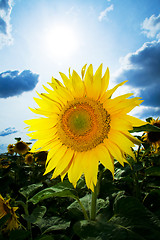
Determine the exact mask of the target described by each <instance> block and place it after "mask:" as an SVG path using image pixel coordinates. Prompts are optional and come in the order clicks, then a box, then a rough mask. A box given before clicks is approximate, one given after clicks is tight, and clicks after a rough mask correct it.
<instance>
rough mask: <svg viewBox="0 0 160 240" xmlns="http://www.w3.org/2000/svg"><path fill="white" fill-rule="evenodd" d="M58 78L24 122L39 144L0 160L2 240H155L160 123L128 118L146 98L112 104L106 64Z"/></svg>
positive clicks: (159, 229) (158, 231) (127, 97)
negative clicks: (95, 69)
mask: <svg viewBox="0 0 160 240" xmlns="http://www.w3.org/2000/svg"><path fill="white" fill-rule="evenodd" d="M60 75H61V77H62V80H63V83H64V85H63V84H62V83H61V82H60V81H58V80H56V79H52V82H51V83H50V86H51V87H52V89H50V88H46V87H44V88H45V90H46V91H47V92H48V93H41V94H39V97H38V98H35V101H36V102H37V103H38V105H39V107H38V108H37V109H32V111H33V112H34V113H36V114H39V115H40V118H35V119H32V120H27V121H26V123H27V124H28V125H29V128H28V130H29V131H30V133H29V136H30V137H31V139H37V141H36V142H35V141H34V144H33V145H32V147H30V144H29V143H26V142H24V141H22V140H21V138H17V139H16V141H17V142H16V143H14V144H10V145H9V146H8V152H7V153H3V154H1V155H0V194H1V195H0V227H1V233H0V239H2V240H5V239H10V240H12V239H20V240H30V239H31V240H32V239H33V240H59V239H60V240H61V239H62V240H63V239H64V240H75V239H77V240H81V239H82V240H85V239H86V240H87V239H100V240H104V239H111V240H114V239H116V240H121V239H123V240H128V239H133V240H134V239H135V240H155V239H158V238H159V235H160V205H159V202H160V189H159V186H160V151H159V150H160V149H159V147H160V146H159V141H160V135H159V133H160V126H159V125H158V124H159V119H153V118H149V119H147V121H141V120H139V119H137V118H134V117H132V116H130V115H129V112H130V111H131V110H132V109H133V108H134V107H135V106H138V105H139V104H140V103H141V102H142V100H140V99H139V98H135V97H131V94H124V95H122V96H118V97H115V98H113V97H112V95H113V93H114V92H115V91H116V89H117V88H118V87H120V86H121V85H122V84H124V82H123V83H120V84H118V85H116V86H115V87H114V88H112V89H109V90H108V85H109V70H108V69H107V70H106V72H105V73H104V75H102V65H100V67H99V68H98V70H97V71H96V72H95V74H93V67H92V65H90V66H89V67H88V68H86V65H85V66H84V67H83V68H82V71H81V77H80V76H79V75H78V74H77V73H76V72H75V71H73V73H72V74H71V73H70V71H69V77H67V76H66V75H65V74H63V73H60ZM17 143H21V144H17ZM16 144H17V149H16V147H15V146H16ZM18 145H19V146H18ZM135 146H137V147H135ZM18 147H19V149H18ZM15 150H16V151H15ZM18 151H19V152H18ZM11 220H12V221H11ZM9 223H10V224H9Z"/></svg>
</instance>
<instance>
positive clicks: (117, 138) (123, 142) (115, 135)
mask: <svg viewBox="0 0 160 240" xmlns="http://www.w3.org/2000/svg"><path fill="white" fill-rule="evenodd" d="M109 138H111V139H112V141H113V143H115V144H116V145H117V146H118V147H119V148H120V149H121V151H122V152H125V153H127V154H128V155H130V156H131V157H132V158H133V159H135V155H134V153H133V151H132V150H131V147H134V143H133V142H132V141H130V140H129V139H128V138H127V137H126V136H125V135H123V134H122V133H120V132H119V131H116V130H113V129H111V130H110V132H109Z"/></svg>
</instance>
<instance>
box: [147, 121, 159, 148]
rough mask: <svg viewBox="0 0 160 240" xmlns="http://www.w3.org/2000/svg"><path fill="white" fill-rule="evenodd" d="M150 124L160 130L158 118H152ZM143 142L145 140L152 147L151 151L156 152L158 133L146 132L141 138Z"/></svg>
mask: <svg viewBox="0 0 160 240" xmlns="http://www.w3.org/2000/svg"><path fill="white" fill-rule="evenodd" d="M150 124H152V125H153V126H156V127H159V128H160V120H159V118H157V119H153V118H152V119H151V121H150ZM143 140H146V141H147V142H148V143H149V144H150V145H151V146H152V148H153V150H155V152H158V149H159V148H160V132H146V134H145V135H144V136H143Z"/></svg>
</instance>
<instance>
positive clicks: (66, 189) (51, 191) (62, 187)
mask: <svg viewBox="0 0 160 240" xmlns="http://www.w3.org/2000/svg"><path fill="white" fill-rule="evenodd" d="M52 197H70V198H73V199H79V198H78V196H77V193H76V191H75V189H74V188H73V186H72V184H70V183H69V182H68V181H64V182H60V183H58V184H56V185H55V186H53V187H49V188H46V189H44V190H42V191H40V192H38V193H37V194H36V195H34V196H33V197H32V198H31V199H30V200H29V202H32V203H33V204H37V203H38V202H39V201H42V200H45V199H47V198H52Z"/></svg>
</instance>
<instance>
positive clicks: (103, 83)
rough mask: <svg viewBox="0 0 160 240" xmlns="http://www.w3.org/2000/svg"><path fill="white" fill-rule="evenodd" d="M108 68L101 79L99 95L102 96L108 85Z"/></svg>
mask: <svg viewBox="0 0 160 240" xmlns="http://www.w3.org/2000/svg"><path fill="white" fill-rule="evenodd" d="M109 77H110V75H109V68H107V70H106V72H105V74H104V76H103V78H102V81H101V95H100V97H101V96H103V94H104V93H105V92H106V90H107V88H108V85H109Z"/></svg>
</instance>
